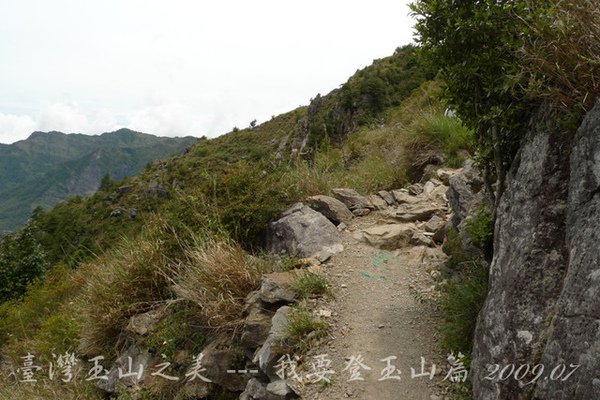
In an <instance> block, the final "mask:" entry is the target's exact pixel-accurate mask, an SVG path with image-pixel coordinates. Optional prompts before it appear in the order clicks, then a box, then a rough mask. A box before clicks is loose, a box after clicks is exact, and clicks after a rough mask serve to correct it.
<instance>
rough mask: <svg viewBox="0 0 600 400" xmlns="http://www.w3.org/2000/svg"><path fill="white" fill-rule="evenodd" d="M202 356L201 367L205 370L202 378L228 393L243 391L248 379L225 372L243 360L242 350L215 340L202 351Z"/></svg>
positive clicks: (241, 375)
mask: <svg viewBox="0 0 600 400" xmlns="http://www.w3.org/2000/svg"><path fill="white" fill-rule="evenodd" d="M202 354H203V358H202V365H203V367H204V368H206V371H205V372H204V376H206V377H207V378H208V379H210V380H211V381H212V382H213V383H215V384H216V385H218V386H220V387H222V388H225V389H227V390H229V391H232V392H241V391H243V390H244V388H245V387H246V384H247V382H248V377H247V376H246V375H243V374H232V373H228V372H227V370H230V369H232V367H233V366H235V365H237V363H238V362H239V360H241V359H243V358H244V353H243V351H242V349H240V348H236V347H230V346H229V345H227V344H225V343H221V342H219V341H217V340H215V341H213V342H211V343H209V344H208V346H206V347H205V348H204V349H203V350H202Z"/></svg>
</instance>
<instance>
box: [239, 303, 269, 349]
mask: <svg viewBox="0 0 600 400" xmlns="http://www.w3.org/2000/svg"><path fill="white" fill-rule="evenodd" d="M272 318H273V312H272V311H270V310H269V309H267V308H265V307H261V306H260V303H255V304H254V306H252V307H250V310H249V312H248V315H247V316H246V318H245V319H244V325H243V327H242V334H241V337H240V344H241V345H242V346H244V347H245V348H250V349H255V348H257V347H259V346H261V345H262V344H263V343H264V342H265V340H267V337H269V332H270V330H271V319H272Z"/></svg>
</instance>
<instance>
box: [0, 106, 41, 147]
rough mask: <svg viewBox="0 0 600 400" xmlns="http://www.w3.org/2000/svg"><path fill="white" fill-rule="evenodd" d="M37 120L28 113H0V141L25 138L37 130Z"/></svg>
mask: <svg viewBox="0 0 600 400" xmlns="http://www.w3.org/2000/svg"><path fill="white" fill-rule="evenodd" d="M35 127H36V122H35V121H34V120H33V118H31V117H29V116H27V115H11V114H3V113H0V143H12V142H16V141H17V140H21V139H25V138H26V137H27V136H29V134H30V133H31V132H33V131H34V130H35Z"/></svg>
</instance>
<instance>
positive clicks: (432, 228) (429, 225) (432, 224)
mask: <svg viewBox="0 0 600 400" xmlns="http://www.w3.org/2000/svg"><path fill="white" fill-rule="evenodd" d="M444 225H446V221H444V219H443V218H441V217H439V216H437V215H434V216H432V217H431V218H429V221H427V222H426V223H425V231H426V232H432V233H435V232H437V231H439V230H440V229H442V228H443V227H444Z"/></svg>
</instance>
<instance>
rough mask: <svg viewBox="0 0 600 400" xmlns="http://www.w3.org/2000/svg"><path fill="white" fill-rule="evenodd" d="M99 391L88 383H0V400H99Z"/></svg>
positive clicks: (100, 394) (100, 395)
mask: <svg viewBox="0 0 600 400" xmlns="http://www.w3.org/2000/svg"><path fill="white" fill-rule="evenodd" d="M103 398H104V396H103V394H102V393H101V391H100V390H98V389H96V388H95V387H94V386H93V385H91V384H88V383H80V382H70V383H65V384H60V383H44V384H42V383H38V384H35V385H34V384H29V383H20V384H19V383H13V382H3V383H0V400H16V399H18V400H48V399H60V400H80V399H89V400H101V399H103Z"/></svg>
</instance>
